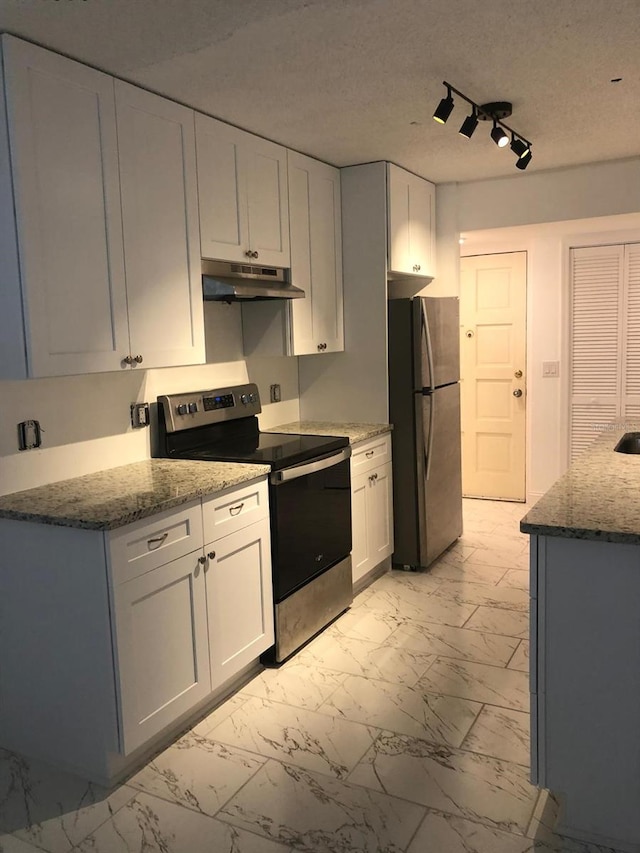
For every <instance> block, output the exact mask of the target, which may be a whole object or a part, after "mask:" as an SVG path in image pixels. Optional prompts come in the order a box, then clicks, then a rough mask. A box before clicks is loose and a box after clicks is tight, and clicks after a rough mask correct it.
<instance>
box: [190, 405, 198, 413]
mask: <svg viewBox="0 0 640 853" xmlns="http://www.w3.org/2000/svg"><path fill="white" fill-rule="evenodd" d="M197 411H198V404H197V403H189V413H190V414H194V412H197Z"/></svg>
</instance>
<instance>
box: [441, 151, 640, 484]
mask: <svg viewBox="0 0 640 853" xmlns="http://www.w3.org/2000/svg"><path fill="white" fill-rule="evenodd" d="M438 191H439V194H438V197H437V203H438V208H437V212H438V224H439V244H438V281H437V283H436V282H434V284H436V286H437V292H436V288H434V289H433V290H432V292H433V293H434V294H435V295H446V294H458V293H459V255H460V254H462V255H473V254H488V253H495V252H509V251H526V252H527V255H528V258H527V373H528V385H527V393H528V398H527V402H528V406H527V436H528V440H527V494H528V497H529V498H530V499H534V500H535V499H536V498H538V497H539V496H540V495H542V494H544V492H545V491H547V489H548V488H549V487H550V486H551V485H552V484H553V482H554V481H555V480H556V479H557V478H558V477H559V476H560V475H561V474H562V473H563V472H564V470H566V466H567V464H568V455H567V423H568V392H567V386H566V381H567V376H566V369H567V364H566V346H567V328H568V320H567V316H566V310H567V306H566V298H567V288H568V257H569V248H570V247H572V246H579V245H596V244H602V243H614V242H629V241H638V240H640V213H639V212H638V211H640V159H639V160H633V161H623V162H618V163H604V164H596V165H591V166H584V167H580V168H573V169H566V170H562V171H557V172H549V173H541V174H539V175H536V174H532V175H523V176H514V178H504V179H500V180H494V181H482V182H474V183H470V184H460V185H453V184H450V185H447V186H443V187H439V188H438ZM507 223H511V224H510V225H508V226H507ZM502 226H504V227H502ZM461 234H462V236H463V237H464V243H463V244H462V246H460V245H459V243H458V238H459V236H460V235H461ZM543 361H559V362H560V377H559V378H558V379H549V378H543V377H542V362H543Z"/></svg>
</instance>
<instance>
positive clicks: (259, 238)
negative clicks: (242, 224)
mask: <svg viewBox="0 0 640 853" xmlns="http://www.w3.org/2000/svg"><path fill="white" fill-rule="evenodd" d="M245 145H246V147H245V157H246V161H245V167H246V181H247V183H246V187H247V220H248V227H249V234H248V236H249V249H250V250H251V252H252V253H253V258H254V259H255V260H257V261H258V262H259V263H260V265H263V264H267V265H269V266H275V267H288V266H289V265H290V264H291V253H290V250H289V202H288V197H287V152H286V149H285V148H282V146H280V145H276V144H275V142H269V141H268V140H267V139H261V138H260V137H259V136H253V135H252V134H246V139H245Z"/></svg>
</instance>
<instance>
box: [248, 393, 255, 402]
mask: <svg viewBox="0 0 640 853" xmlns="http://www.w3.org/2000/svg"><path fill="white" fill-rule="evenodd" d="M255 401H256V395H255V394H249V402H250V403H255Z"/></svg>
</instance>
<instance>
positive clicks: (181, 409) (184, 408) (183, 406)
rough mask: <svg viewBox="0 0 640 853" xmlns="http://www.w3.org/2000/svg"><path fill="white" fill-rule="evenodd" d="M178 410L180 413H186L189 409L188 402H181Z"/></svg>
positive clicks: (177, 407)
mask: <svg viewBox="0 0 640 853" xmlns="http://www.w3.org/2000/svg"><path fill="white" fill-rule="evenodd" d="M176 411H177V413H178V414H179V415H186V414H187V411H188V409H187V405H186V403H180V405H179V406H176Z"/></svg>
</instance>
